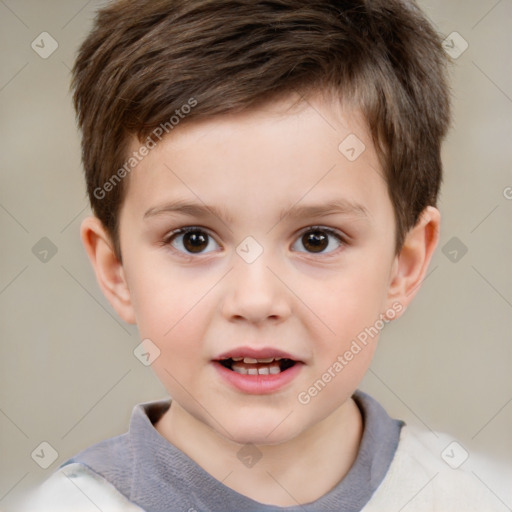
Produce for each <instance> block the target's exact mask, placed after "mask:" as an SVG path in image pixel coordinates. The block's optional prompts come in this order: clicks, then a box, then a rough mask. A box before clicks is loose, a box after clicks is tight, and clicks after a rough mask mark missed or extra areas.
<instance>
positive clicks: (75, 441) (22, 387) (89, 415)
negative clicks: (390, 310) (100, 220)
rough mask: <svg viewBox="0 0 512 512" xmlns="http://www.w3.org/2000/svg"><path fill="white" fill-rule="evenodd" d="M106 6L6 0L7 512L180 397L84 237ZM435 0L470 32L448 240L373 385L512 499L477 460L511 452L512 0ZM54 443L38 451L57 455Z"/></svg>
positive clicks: (457, 81) (449, 180) (499, 496)
mask: <svg viewBox="0 0 512 512" xmlns="http://www.w3.org/2000/svg"><path fill="white" fill-rule="evenodd" d="M100 4H101V3H100V2H97V1H95V0H92V1H90V2H85V1H84V0H66V1H64V0H60V1H58V0H47V1H44V2H42V1H40V0H39V1H37V0H0V38H1V39H0V41H1V46H0V48H1V50H0V64H1V65H0V141H1V147H2V150H1V152H0V159H1V160H0V169H1V176H2V181H1V189H0V229H1V235H2V239H1V247H2V249H1V276H0V308H1V318H0V329H1V331H0V332H1V357H0V434H1V441H0V461H1V462H0V463H1V469H0V508H5V509H8V507H9V505H10V504H12V503H13V502H14V501H15V500H16V499H17V497H18V496H20V495H22V494H23V493H24V492H25V491H26V490H27V489H28V488H30V487H32V486H33V485H34V484H36V483H37V482H39V481H41V480H43V479H44V478H47V477H48V476H49V475H50V473H51V472H52V471H53V470H55V469H56V468H57V467H58V465H59V464H61V463H62V462H64V461H65V460H67V459H68V458H69V457H71V456H72V455H73V454H75V453H76V452H78V451H79V450H81V449H83V448H85V447H87V446H89V445H91V444H92V443H95V442H97V441H100V440H102V439H105V438H107V437H110V436H113V435H117V434H119V433H122V432H124V431H125V430H126V429H127V426H128V420H129V416H130V413H131V409H132V407H133V405H134V404H136V403H138V402H142V401H146V400H151V399H156V398H161V397H165V395H166V393H165V390H164V389H163V387H162V385H161V384H160V383H159V382H158V381H157V379H156V377H155V376H154V375H153V373H152V371H151V369H150V368H146V367H144V366H143V365H142V364H141V363H140V362H139V361H138V360H137V359H136V358H135V357H134V355H133V350H134V348H135V347H136V346H137V345H138V344H139V342H140V340H139V339H138V335H137V332H136V330H135V329H134V328H133V327H132V326H126V325H123V324H122V323H121V322H120V321H119V320H118V319H117V318H116V316H115V313H114V312H113V310H112V309H111V308H110V306H109V305H108V303H107V301H106V300H105V298H104V297H103V296H102V294H101V292H100V290H99V288H98V286H97V284H96V282H95V278H94V276H93V272H92V269H91V267H90V265H89V262H88V260H87V259H86V255H85V252H84V250H83V248H82V246H81V243H80V240H79V225H80V221H81V220H82V219H83V218H84V217H85V216H86V215H87V214H88V206H87V200H86V197H85V187H84V183H83V179H82V174H81V167H80V154H79V139H78V134H77V131H76V128H75V120H74V112H73V110H72V107H71V101H70V95H69V92H68V86H69V72H70V68H71V66H72V63H73V56H74V54H75V51H76V49H77V46H78V45H79V43H80V42H81V41H82V39H83V38H84V36H85V34H86V33H87V31H88V29H89V27H90V24H91V19H92V17H93V14H94V10H95V9H96V8H97V7H98V6H99V5H100ZM420 4H421V5H422V6H423V7H424V8H425V10H426V12H427V13H428V15H429V17H430V18H431V19H432V21H433V22H434V23H435V24H436V26H437V27H438V29H439V31H440V32H442V33H443V34H444V35H446V36H447V35H448V34H450V33H452V32H453V31H457V32H458V33H460V34H461V36H462V37H463V38H464V39H465V40H466V41H467V42H468V44H469V48H468V49H467V50H466V51H465V52H464V53H463V54H462V55H460V57H459V58H458V59H456V61H455V63H454V66H453V68H452V78H453V80H452V84H453V98H454V114H455V116H454V125H453V129H452V132H451V134H450V137H449V139H448V141H447V144H446V146H445V150H444V162H445V173H446V174H445V176H446V177H445V182H444V188H443V192H442V196H441V202H440V209H441V212H442V214H443V227H442V239H441V244H440V247H439V249H438V251H437V253H436V255H435V257H434V260H433V263H432V266H431V270H430V274H429V276H428V277H427V279H426V281H425V283H424V285H423V288H422V290H421V291H420V293H419V296H418V297H417V299H416V301H415V302H414V303H413V305H412V306H411V307H410V309H409V311H408V312H407V314H406V315H405V317H404V318H402V319H401V320H399V321H398V322H396V323H395V324H393V325H391V326H389V327H387V328H386V330H385V332H384V333H383V335H382V337H381V346H380V350H379V351H378V353H377V356H376V358H375V360H374V362H373V365H372V369H371V370H370V372H369V373H368V375H367V377H366V378H365V380H364V382H363V385H362V389H363V390H365V391H367V392H369V393H371V394H372V395H373V396H374V397H376V398H377V399H378V400H380V402H381V403H382V404H383V405H384V406H385V408H386V409H387V410H388V412H389V413H390V414H391V415H392V416H394V417H398V418H402V419H404V420H406V421H407V422H408V423H411V424H417V425H423V426H424V427H425V428H432V429H434V430H438V431H444V432H448V433H449V434H450V435H451V436H452V437H453V438H455V439H458V441H459V443H460V445H461V446H462V447H464V449H465V450H467V451H468V453H469V459H468V461H467V462H466V463H465V464H466V466H468V467H469V468H470V469H472V470H474V471H475V473H476V474H477V476H478V478H479V480H480V481H481V485H485V486H486V487H487V488H488V490H489V492H490V493H493V494H494V495H495V498H496V500H498V501H497V503H501V505H502V506H503V510H511V507H512V497H511V495H510V486H509V485H508V486H507V485H505V484H503V482H500V481H498V480H496V479H494V477H493V476H491V474H490V473H489V474H486V473H485V469H484V468H479V469H478V470H477V469H475V468H473V467H472V466H471V462H472V460H474V459H476V456H475V457H473V455H474V454H476V453H480V452H481V453H483V454H486V455H490V456H492V457H494V458H495V459H496V460H497V461H501V462H508V463H510V462H512V439H511V434H510V433H511V432H512V372H511V363H512V343H511V341H512V340H511V333H512V314H511V313H512V271H511V265H510V262H511V261H512V258H511V256H512V237H511V236H510V232H511V222H510V221H511V219H512V200H511V199H510V198H511V197H512V188H510V187H512V172H511V170H512V167H511V164H512V157H511V145H512V72H511V70H512V58H511V51H512V1H511V0H501V1H496V0H478V1H476V0H471V1H468V0H424V1H421V2H420ZM45 31H46V32H48V33H49V34H51V36H52V37H53V38H54V39H55V40H56V41H57V43H58V48H57V50H56V51H55V52H54V53H53V54H52V55H50V56H49V57H48V58H46V59H43V58H41V57H40V56H39V55H38V54H37V53H36V52H35V51H34V50H33V49H32V48H31V42H32V41H33V40H35V39H36V38H37V36H38V35H39V34H40V33H41V32H45ZM45 37H46V36H45ZM38 40H39V41H40V38H39V39H37V40H36V42H37V41H38ZM49 48H51V47H50V43H49V40H48V39H47V40H46V45H45V49H46V51H47V50H48V49H49ZM41 50H42V49H41ZM507 187H509V188H507ZM506 196H508V199H507V197H506ZM43 237H47V238H48V239H49V240H51V242H52V243H53V244H54V245H55V247H56V248H57V253H56V254H55V255H54V256H52V255H51V252H50V253H48V256H47V259H48V261H46V262H42V261H40V260H39V259H38V258H37V257H36V255H35V254H34V253H33V247H34V246H35V245H36V243H38V241H39V240H40V239H41V238H43ZM453 237H457V239H458V241H454V240H453ZM39 243H40V244H44V243H45V242H39ZM454 243H457V244H459V247H458V248H457V247H456V246H453V245H448V246H446V244H454ZM460 244H463V245H464V246H465V247H467V253H466V254H465V255H464V256H462V257H461V254H462V253H461V251H460V247H461V245H460ZM37 247H39V246H37ZM443 247H444V252H445V253H446V255H445V253H443ZM43 248H44V247H43ZM454 249H455V250H457V251H458V253H457V257H458V261H455V262H453V261H451V260H450V258H453V257H454V253H453V252H452V251H453V250H454ZM39 250H42V249H41V248H40V249H39ZM36 252H37V251H36ZM450 252H452V254H451V255H450ZM39 256H40V257H42V255H41V254H40V255H39ZM43 441H46V442H48V443H49V444H50V445H51V446H52V447H53V448H54V449H55V450H56V451H57V452H58V458H57V459H56V460H55V461H54V462H53V464H52V465H50V466H49V468H48V469H42V468H40V467H39V465H38V464H36V462H35V461H34V460H33V458H32V457H31V453H32V452H33V451H34V450H35V449H36V448H37V447H38V446H39V445H40V443H41V442H43ZM442 448H444V446H443V447H441V449H440V453H441V450H442ZM40 450H41V448H39V449H38V450H36V453H39V454H41V451H40ZM43 453H44V457H43V456H40V457H39V459H38V458H37V456H34V459H36V460H39V461H43V459H44V458H45V457H46V458H47V457H50V455H51V452H50V450H49V449H48V448H44V446H43ZM45 460H48V459H45ZM43 462H44V461H43Z"/></svg>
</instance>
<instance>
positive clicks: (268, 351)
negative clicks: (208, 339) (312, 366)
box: [213, 347, 302, 362]
mask: <svg viewBox="0 0 512 512" xmlns="http://www.w3.org/2000/svg"><path fill="white" fill-rule="evenodd" d="M233 357H252V358H253V359H268V358H270V357H273V358H274V359H276V358H281V359H291V360H292V361H296V362H302V361H301V360H300V358H299V357H297V356H294V355H293V354H289V353H288V352H284V351H282V350H278V349H276V348H273V347H263V348H251V347H237V348H233V349H231V350H228V351H227V352H223V353H222V354H220V355H218V356H217V357H215V358H214V359H213V360H214V361H222V360H224V359H230V358H233Z"/></svg>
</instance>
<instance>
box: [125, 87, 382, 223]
mask: <svg viewBox="0 0 512 512" xmlns="http://www.w3.org/2000/svg"><path fill="white" fill-rule="evenodd" d="M138 145H139V143H138V142H137V141H135V140H133V141H132V147H131V150H132V151H136V150H137V147H138ZM338 200H341V201H342V202H344V205H345V206H346V207H353V212H354V213H357V211H358V210H359V211H360V212H361V211H364V212H365V213H366V214H367V215H368V216H371V215H373V214H374V213H375V212H374V210H378V209H379V208H382V207H388V209H389V207H390V205H389V204H386V201H387V202H388V203H389V200H388V194H387V186H386V183H385V180H384V179H383V176H382V171H381V168H380V164H379V161H378V158H377V155H376V153H375V149H374V147H373V144H372V142H371V137H370V135H369V133H368V130H367V127H366V123H365V121H364V119H363V117H362V115H361V114H360V113H359V112H358V111H355V110H351V111H347V110H344V109H343V107H342V105H341V104H339V103H336V102H333V101H328V100H326V99H325V98H324V97H319V96H316V97H310V98H308V99H305V100H304V101H301V102H297V96H289V97H287V98H282V99H280V100H277V101H275V102H273V103H269V104H267V105H265V106H263V107H259V108H257V109H252V110H247V111H244V112H240V113H236V114H226V115H221V116H217V117H214V118H212V119H208V120H204V121H194V122H191V123H188V124H187V123H184V124H183V125H182V126H178V127H177V128H175V130H173V131H172V132H171V133H170V134H169V135H168V136H166V137H165V138H164V139H163V140H162V141H160V142H158V143H157V145H156V147H154V148H153V149H151V151H150V152H149V154H148V155H147V156H145V157H144V159H143V160H142V161H141V162H140V163H139V164H138V165H137V166H136V168H135V169H134V170H133V171H132V172H131V174H130V177H129V185H128V191H127V194H126V199H125V204H124V205H123V207H124V206H126V207H127V208H130V209H136V210H137V213H138V215H139V216H140V215H142V216H143V217H144V216H146V217H147V214H148V212H150V213H151V212H152V213H155V212H157V211H158V210H159V209H160V210H161V209H162V208H164V207H165V205H167V204H169V202H172V201H178V202H181V203H182V204H190V203H191V202H193V203H196V204H197V205H201V204H203V205H211V206H213V207H214V208H215V209H216V210H217V213H222V215H223V218H225V220H226V221H229V222H236V220H237V218H240V216H241V215H247V216H252V217H253V218H254V219H260V220H263V217H265V216H266V214H267V213H268V214H269V215H273V216H274V218H275V216H276V215H277V216H278V217H282V215H283V211H284V207H286V206H290V205H293V204H298V203H300V204H301V206H307V205H308V204H310V203H311V205H314V204H316V203H327V202H331V203H332V202H336V201H338ZM231 207H233V210H231ZM196 210H197V209H196ZM189 211H191V210H190V208H189ZM302 211H303V212H304V210H302ZM271 221H272V220H271V218H270V217H269V218H268V222H271Z"/></svg>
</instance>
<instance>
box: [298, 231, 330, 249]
mask: <svg viewBox="0 0 512 512" xmlns="http://www.w3.org/2000/svg"><path fill="white" fill-rule="evenodd" d="M302 240H303V243H304V246H305V247H307V246H308V245H310V247H311V248H312V251H311V252H322V251H323V250H324V249H325V248H326V247H327V245H328V244H329V241H328V239H327V236H325V234H324V233H323V232H322V231H310V232H309V233H306V234H305V235H304V236H303V237H302Z"/></svg>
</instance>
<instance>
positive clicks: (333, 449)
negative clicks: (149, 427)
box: [155, 399, 363, 507]
mask: <svg viewBox="0 0 512 512" xmlns="http://www.w3.org/2000/svg"><path fill="white" fill-rule="evenodd" d="M155 428H156V429H157V431H158V432H159V433H160V434H161V435H162V436H163V437H164V438H165V439H167V440H168V441H169V442H171V443H172V444H173V445H174V446H176V447H177V448H179V449H180V450H181V451H183V452H184V453H185V454H187V455H188V456H189V457H190V458H191V459H192V460H194V461H195V462H196V463H197V464H198V465H199V466H201V467H202V468H203V469H204V470H205V471H207V472H208V473H209V474H210V475H212V476H213V477H214V478H216V479H217V480H219V481H220V482H222V483H223V484H224V485H226V486H227V487H230V488H231V489H233V490H234V491H236V492H238V493H240V494H243V495H244V496H247V497H248V498H251V499H253V500H255V501H257V502H260V503H265V504H267V505H274V506H281V507H286V506H292V505H297V504H304V503H309V502H312V501H315V500H317V499H318V498H320V497H321V496H323V495H324V494H326V493H327V492H329V491H330V490H331V489H333V488H334V487H335V486H336V485H337V484H338V482H339V481H340V480H342V479H343V478H344V477H345V475H346V474H347V473H348V471H349V469H350V467H351V466H352V464H353V463H354V461H355V459H356V457H357V452H358V449H359V444H360V441H361V437H362V431H363V422H362V418H361V414H360V412H359V408H358V407H357V405H356V404H355V402H354V401H353V400H352V399H349V400H347V401H346V402H345V403H344V404H342V405H341V406H340V407H339V408H338V409H336V410H335V411H334V412H333V413H332V414H331V415H329V416H328V417H326V418H325V419H323V420H322V421H320V422H318V423H316V424H315V425H313V426H312V427H310V428H309V429H308V430H306V431H303V432H302V433H301V434H300V435H298V436H296V437H295V438H293V439H290V440H289V441H287V442H284V443H281V444H275V445H258V446H256V447H252V448H253V449H254V452H255V454H258V452H259V453H261V459H260V460H259V461H258V462H257V463H256V464H254V465H251V463H250V459H248V464H247V466H246V465H244V464H242V463H241V461H240V460H239V458H238V452H239V450H240V449H241V448H242V446H243V445H241V444H239V443H235V442H233V441H231V440H229V439H227V438H225V437H223V436H221V435H220V434H218V433H217V432H215V431H214V430H212V429H211V428H210V427H209V426H207V425H205V424H204V423H202V422H201V421H199V420H197V419H196V418H195V417H193V416H192V415H190V414H189V413H188V412H187V411H186V410H185V409H183V408H182V407H181V406H180V405H179V404H178V403H177V402H175V401H173V402H172V405H171V407H170V409H169V410H168V411H167V412H166V413H165V414H164V415H163V416H162V418H160V420H159V421H158V422H157V423H156V424H155ZM256 450H257V451H256ZM247 454H248V456H249V457H250V456H251V455H254V454H251V453H250V449H249V450H248V452H247ZM258 455H259V454H258ZM304 482H308V485H307V486H306V485H304Z"/></svg>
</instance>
